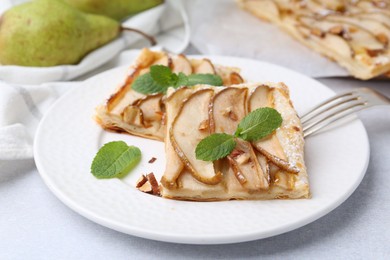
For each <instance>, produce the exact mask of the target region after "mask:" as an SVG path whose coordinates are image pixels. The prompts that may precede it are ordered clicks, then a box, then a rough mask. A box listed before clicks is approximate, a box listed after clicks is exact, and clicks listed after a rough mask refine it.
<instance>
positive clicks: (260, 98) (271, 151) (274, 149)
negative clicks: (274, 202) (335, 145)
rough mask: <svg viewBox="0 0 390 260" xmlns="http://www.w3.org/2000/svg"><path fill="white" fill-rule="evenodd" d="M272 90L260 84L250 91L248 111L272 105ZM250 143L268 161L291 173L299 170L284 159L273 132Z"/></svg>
mask: <svg viewBox="0 0 390 260" xmlns="http://www.w3.org/2000/svg"><path fill="white" fill-rule="evenodd" d="M273 91H274V90H273V89H271V88H270V87H268V86H267V85H260V86H258V87H256V88H255V89H254V90H253V91H252V92H251V94H250V97H249V109H250V111H253V110H255V109H257V108H261V107H267V106H268V107H272V106H273V102H274V98H273ZM252 144H253V146H254V147H255V149H256V150H257V151H258V152H260V153H261V154H262V155H264V156H265V157H266V158H267V159H268V160H269V161H271V162H272V163H274V164H275V165H277V166H278V167H280V168H281V169H283V170H285V171H287V172H291V173H298V172H299V169H298V168H297V167H295V166H294V165H292V164H290V163H289V162H288V161H287V160H286V159H287V157H286V155H285V154H284V151H283V148H282V146H281V144H280V142H279V140H278V138H277V137H276V135H275V134H272V135H270V136H268V137H266V138H263V139H261V140H259V141H256V142H253V143H252Z"/></svg>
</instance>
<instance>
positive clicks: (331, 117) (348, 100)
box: [301, 88, 390, 137]
mask: <svg viewBox="0 0 390 260" xmlns="http://www.w3.org/2000/svg"><path fill="white" fill-rule="evenodd" d="M380 105H390V99H389V98H388V97H386V96H384V95H382V94H381V93H379V92H377V91H375V90H372V89H369V88H359V89H356V90H353V91H350V92H346V93H343V94H340V95H337V96H334V97H332V98H329V99H328V100H325V101H324V102H322V103H320V104H319V105H317V106H315V107H314V108H312V109H311V110H310V111H309V112H307V113H306V114H304V115H303V116H301V122H302V126H303V135H304V137H307V136H309V135H311V134H313V133H315V132H317V131H318V130H320V129H322V128H324V127H326V126H329V125H331V124H332V123H335V122H336V121H339V120H341V119H343V118H345V117H347V116H349V115H351V114H353V113H356V112H358V111H360V110H362V109H366V108H369V107H373V106H380Z"/></svg>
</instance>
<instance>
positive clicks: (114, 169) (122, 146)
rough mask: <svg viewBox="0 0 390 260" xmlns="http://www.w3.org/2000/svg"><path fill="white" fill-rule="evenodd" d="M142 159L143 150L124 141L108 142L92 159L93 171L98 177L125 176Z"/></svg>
mask: <svg viewBox="0 0 390 260" xmlns="http://www.w3.org/2000/svg"><path fill="white" fill-rule="evenodd" d="M140 160H141V151H140V149H139V148H137V147H135V146H128V145H127V144H126V143H125V142H123V141H114V142H109V143H106V144H105V145H104V146H103V147H102V148H100V150H99V151H98V152H97V154H96V156H95V158H94V159H93V161H92V165H91V173H92V174H93V175H94V176H95V177H96V178H98V179H109V178H115V177H123V176H124V175H126V174H127V173H128V172H129V171H130V170H131V169H133V168H134V167H135V166H136V165H137V164H138V162H139V161H140Z"/></svg>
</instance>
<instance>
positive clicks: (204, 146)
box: [195, 133, 236, 161]
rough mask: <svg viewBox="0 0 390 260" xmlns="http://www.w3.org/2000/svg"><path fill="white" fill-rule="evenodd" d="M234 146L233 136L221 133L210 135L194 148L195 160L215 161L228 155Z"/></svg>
mask: <svg viewBox="0 0 390 260" xmlns="http://www.w3.org/2000/svg"><path fill="white" fill-rule="evenodd" d="M235 146H236V142H235V141H234V136H232V135H228V134H223V133H222V134H212V135H209V136H208V137H206V138H204V139H203V140H202V141H200V142H199V143H198V145H197V146H196V149H195V155H196V159H198V160H203V161H215V160H218V159H221V158H223V157H225V156H227V155H228V154H230V153H231V152H232V151H233V149H234V147H235Z"/></svg>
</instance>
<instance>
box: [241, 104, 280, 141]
mask: <svg viewBox="0 0 390 260" xmlns="http://www.w3.org/2000/svg"><path fill="white" fill-rule="evenodd" d="M282 121H283V119H282V116H281V115H280V114H279V112H278V111H276V110H275V109H273V108H270V107H264V108H258V109H256V110H254V111H252V112H250V113H249V114H248V115H246V116H245V117H244V118H243V119H242V120H241V122H240V123H239V124H238V127H237V130H236V133H235V134H234V135H235V136H237V137H240V138H242V139H244V140H246V141H256V140H259V139H261V138H264V137H266V136H267V135H269V134H271V133H272V132H273V131H274V130H276V129H277V128H278V127H280V125H281V124H282Z"/></svg>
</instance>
